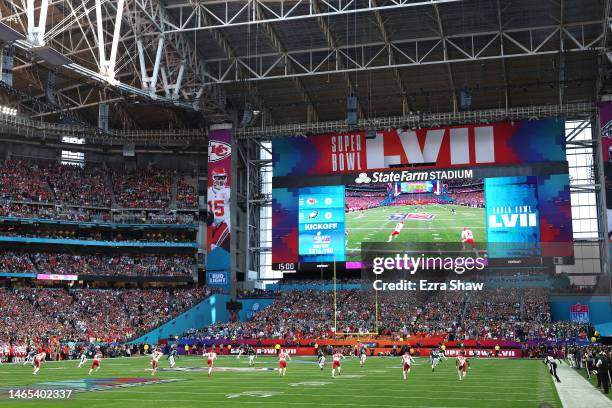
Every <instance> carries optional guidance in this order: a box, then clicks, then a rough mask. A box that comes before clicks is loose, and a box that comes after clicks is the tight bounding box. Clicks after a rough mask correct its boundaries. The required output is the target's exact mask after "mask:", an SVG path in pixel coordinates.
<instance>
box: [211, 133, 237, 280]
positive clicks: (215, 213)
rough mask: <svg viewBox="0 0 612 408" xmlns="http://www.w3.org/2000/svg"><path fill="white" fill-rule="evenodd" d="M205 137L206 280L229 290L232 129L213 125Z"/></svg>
mask: <svg viewBox="0 0 612 408" xmlns="http://www.w3.org/2000/svg"><path fill="white" fill-rule="evenodd" d="M208 140H209V141H208V189H207V191H206V204H207V216H206V224H207V228H206V252H207V254H208V255H207V257H206V269H207V271H208V272H209V273H207V274H206V284H207V285H209V286H213V287H221V288H222V289H224V291H225V292H229V285H230V282H229V276H230V274H229V268H230V264H229V251H230V230H231V229H230V227H231V224H230V220H231V218H230V208H231V203H230V201H231V189H230V188H231V164H232V147H231V142H232V130H231V128H225V127H223V126H222V125H220V126H217V128H213V129H211V131H210V132H209V134H208Z"/></svg>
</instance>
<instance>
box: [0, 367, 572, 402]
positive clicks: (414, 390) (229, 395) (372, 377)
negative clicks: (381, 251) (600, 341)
mask: <svg viewBox="0 0 612 408" xmlns="http://www.w3.org/2000/svg"><path fill="white" fill-rule="evenodd" d="M314 359H315V358H314V357H309V358H306V357H300V358H294V359H293V360H291V361H289V362H288V368H287V375H286V376H285V377H282V378H279V376H278V373H277V372H276V371H274V369H275V368H276V367H277V359H276V358H274V357H259V358H258V359H257V360H256V368H258V369H260V371H254V370H252V369H249V367H248V362H247V360H246V358H244V357H242V358H241V359H240V360H238V359H236V358H235V357H221V358H220V359H219V360H217V362H216V363H217V367H219V368H225V369H228V368H241V369H242V370H244V371H241V372H240V371H226V372H222V371H217V372H215V373H214V374H213V376H212V377H211V378H208V377H207V375H206V372H203V371H199V372H194V371H191V372H190V371H182V372H181V371H173V372H167V371H166V372H158V373H157V375H156V378H158V379H162V380H176V381H174V382H169V383H164V384H154V385H139V386H131V387H127V388H115V389H108V390H102V391H83V392H78V393H75V395H74V397H73V398H72V399H70V400H68V401H62V402H58V401H46V402H41V401H14V400H8V399H7V388H8V387H19V386H21V387H24V386H26V385H30V386H35V385H37V384H39V385H40V384H41V383H48V382H55V386H56V387H57V386H59V385H58V384H57V382H60V381H65V382H66V383H64V386H68V387H70V386H72V387H78V386H83V385H85V383H84V381H92V380H93V379H96V378H98V379H102V378H104V379H110V378H113V377H115V378H126V377H136V378H147V379H149V378H151V373H150V371H146V369H147V368H148V367H149V359H148V358H131V359H108V360H103V361H102V368H101V370H100V371H98V372H97V373H94V375H92V376H91V377H89V376H88V375H87V371H88V369H89V364H87V367H86V368H82V369H77V368H76V366H77V362H76V361H67V362H60V363H55V362H48V363H46V364H44V365H43V368H42V369H41V371H40V373H39V375H38V376H36V377H34V376H33V375H32V370H31V367H29V366H27V367H22V366H21V365H8V364H7V365H0V387H1V390H2V391H0V395H1V398H0V407H9V406H11V407H60V406H61V407H67V408H72V407H84V408H102V407H109V408H110V407H113V408H116V407H129V408H150V407H161V408H177V407H187V408H190V407H194V408H195V407H245V406H251V407H285V406H290V405H291V406H302V407H308V406H312V407H319V406H322V407H338V406H346V407H388V408H392V407H430V408H434V407H440V408H442V407H466V408H485V407H488V408H504V407H507V408H521V407H525V408H527V407H537V406H539V404H540V403H543V402H546V403H548V404H550V405H551V406H553V407H559V408H560V407H561V403H560V401H559V399H558V396H557V393H556V391H555V387H554V384H553V382H552V379H551V377H550V375H549V374H548V372H547V370H546V366H545V365H544V364H542V362H541V361H540V360H502V359H499V360H496V359H472V360H471V364H472V368H471V370H470V372H469V373H468V376H467V378H466V379H465V380H464V381H461V382H460V381H458V379H457V373H456V371H455V369H454V364H455V362H454V360H453V359H450V358H449V359H448V361H442V362H441V363H440V366H438V369H437V370H436V372H435V373H432V372H431V368H430V367H429V366H428V362H427V360H426V359H425V358H417V361H416V364H415V366H413V369H412V373H411V374H410V376H409V378H408V380H407V381H404V380H403V379H402V375H401V368H400V367H401V364H400V358H398V357H378V358H374V357H370V358H368V360H367V362H366V366H365V367H364V368H363V369H362V368H360V367H359V363H358V361H357V359H355V358H348V359H346V360H344V362H343V371H342V376H340V377H337V378H331V374H330V373H331V367H330V366H329V363H328V366H327V367H326V368H325V369H324V371H320V370H319V367H318V366H317V365H316V364H315V363H314ZM204 363H205V362H204V361H203V360H202V359H201V358H195V357H182V358H180V359H179V360H178V362H177V366H176V367H183V368H185V367H199V368H203V367H204ZM160 365H161V368H167V367H168V363H167V361H166V360H165V359H162V360H161V364H160ZM104 383H106V384H109V383H111V381H110V380H105V381H104ZM40 386H41V387H43V388H46V387H51V385H47V386H45V385H40Z"/></svg>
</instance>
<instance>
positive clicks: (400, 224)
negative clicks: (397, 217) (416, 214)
mask: <svg viewBox="0 0 612 408" xmlns="http://www.w3.org/2000/svg"><path fill="white" fill-rule="evenodd" d="M402 228H404V220H401V221H400V222H398V223H397V225H396V226H395V228H394V229H393V232H392V233H391V234H390V235H389V240H387V242H391V241H393V240H394V239H395V238H397V237H398V236H399V234H400V232H402Z"/></svg>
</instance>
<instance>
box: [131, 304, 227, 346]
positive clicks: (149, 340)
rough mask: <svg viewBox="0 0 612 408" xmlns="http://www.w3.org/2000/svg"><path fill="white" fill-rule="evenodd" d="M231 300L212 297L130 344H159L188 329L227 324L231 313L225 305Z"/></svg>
mask: <svg viewBox="0 0 612 408" xmlns="http://www.w3.org/2000/svg"><path fill="white" fill-rule="evenodd" d="M229 300H230V297H229V296H228V295H212V296H210V297H208V298H206V299H204V300H203V301H201V302H200V303H198V304H197V305H195V306H194V307H192V308H191V309H189V310H187V311H186V312H183V313H181V314H180V315H178V316H177V317H175V318H174V319H172V320H170V321H169V322H167V323H165V324H163V325H161V326H160V327H158V328H156V329H154V330H152V331H150V332H149V333H147V334H145V335H143V336H140V337H138V338H137V339H135V340H132V341H131V342H130V343H131V344H134V343H136V344H140V343H146V344H157V343H158V342H159V340H160V339H167V338H168V337H170V336H176V335H180V334H182V333H184V332H185V331H187V330H188V329H192V328H195V329H199V328H202V327H205V326H208V325H211V324H215V323H221V322H227V321H228V320H229V313H228V311H227V308H226V307H225V304H226V303H227V302H228V301H229Z"/></svg>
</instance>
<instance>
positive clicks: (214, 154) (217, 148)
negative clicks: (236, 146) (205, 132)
mask: <svg viewBox="0 0 612 408" xmlns="http://www.w3.org/2000/svg"><path fill="white" fill-rule="evenodd" d="M231 153H232V147H231V146H230V145H229V144H228V143H225V142H220V141H218V140H211V141H209V142H208V161H209V163H214V162H218V161H219V160H223V159H225V158H226V157H229V155H230V154H231Z"/></svg>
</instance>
